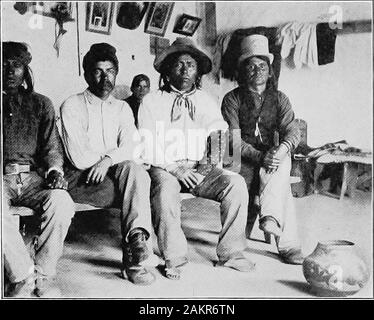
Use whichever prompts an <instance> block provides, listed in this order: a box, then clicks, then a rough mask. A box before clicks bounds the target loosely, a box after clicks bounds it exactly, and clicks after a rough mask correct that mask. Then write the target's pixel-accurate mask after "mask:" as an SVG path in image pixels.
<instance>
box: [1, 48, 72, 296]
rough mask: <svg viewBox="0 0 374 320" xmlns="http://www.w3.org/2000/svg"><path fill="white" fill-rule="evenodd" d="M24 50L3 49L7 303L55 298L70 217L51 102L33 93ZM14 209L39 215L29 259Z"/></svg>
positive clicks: (4, 213)
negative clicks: (22, 208) (23, 208)
mask: <svg viewBox="0 0 374 320" xmlns="http://www.w3.org/2000/svg"><path fill="white" fill-rule="evenodd" d="M30 62H31V54H30V52H29V51H28V48H27V45H26V44H24V43H19V42H4V43H3V137H4V140H3V146H4V162H3V173H4V176H3V185H4V190H3V204H4V211H3V215H2V219H3V220H2V222H3V231H4V234H3V254H4V266H5V271H6V273H7V275H8V278H9V280H10V282H11V284H10V285H9V286H8V290H6V292H5V295H6V296H8V297H31V296H32V295H33V294H35V295H36V296H39V297H56V296H59V295H60V292H59V290H58V288H57V287H56V286H55V285H54V284H53V281H52V280H53V276H54V275H55V273H56V265H57V261H58V259H59V257H60V256H61V254H62V249H63V243H64V239H65V236H66V234H67V231H68V228H69V226H70V222H71V218H72V217H73V215H74V203H73V201H72V200H71V198H70V196H69V194H68V192H67V191H66V188H67V183H66V181H65V180H64V178H63V176H64V174H63V170H62V166H63V156H62V148H61V144H60V140H59V136H58V132H57V129H56V123H55V113H54V109H53V106H52V103H51V101H50V100H49V99H48V98H47V97H45V96H43V95H41V94H38V93H36V92H34V89H33V82H32V77H31V70H30V68H29V66H28V64H29V63H30ZM24 85H25V86H24ZM16 206H26V207H29V208H32V209H34V210H35V212H36V213H37V214H38V215H40V221H41V224H40V228H39V234H38V235H37V237H36V238H35V239H34V241H33V246H32V252H31V256H32V257H33V258H31V256H30V252H29V250H28V248H27V247H26V246H25V243H24V241H23V239H22V236H21V234H20V232H19V229H18V220H19V219H18V217H17V216H16V214H17V208H16Z"/></svg>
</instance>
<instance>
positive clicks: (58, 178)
mask: <svg viewBox="0 0 374 320" xmlns="http://www.w3.org/2000/svg"><path fill="white" fill-rule="evenodd" d="M46 184H47V188H48V189H62V190H67V188H68V182H67V181H66V180H65V179H64V177H63V176H62V174H61V173H60V172H58V171H57V170H52V171H51V172H50V173H48V176H47V178H46Z"/></svg>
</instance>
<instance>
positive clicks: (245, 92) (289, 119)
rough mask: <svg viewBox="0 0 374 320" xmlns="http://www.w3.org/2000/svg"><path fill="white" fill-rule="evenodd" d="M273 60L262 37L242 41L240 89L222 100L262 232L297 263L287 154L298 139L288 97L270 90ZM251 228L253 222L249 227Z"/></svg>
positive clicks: (299, 255)
mask: <svg viewBox="0 0 374 320" xmlns="http://www.w3.org/2000/svg"><path fill="white" fill-rule="evenodd" d="M272 60H273V55H272V54H271V53H269V49H268V40H267V38H266V37H265V36H262V35H251V36H248V37H246V38H244V39H243V41H242V44H241V52H240V56H239V61H238V64H237V66H238V83H239V87H238V88H236V89H234V90H232V91H230V92H229V93H227V94H226V95H225V97H224V99H223V101H222V114H223V117H224V118H225V120H226V121H227V122H228V124H229V127H230V130H241V138H240V139H239V141H235V139H233V142H234V146H233V148H235V149H241V169H240V174H241V175H242V176H243V177H244V179H245V181H246V183H247V187H248V192H249V193H251V192H252V193H253V190H251V189H252V188H255V192H256V193H259V195H260V203H259V204H260V208H261V212H260V229H261V230H263V231H264V232H265V233H268V234H272V235H274V236H275V238H276V242H277V246H278V251H279V254H280V256H281V258H282V260H283V261H284V262H285V263H291V264H301V263H302V262H303V255H302V252H301V248H300V242H299V240H298V235H297V224H296V213H295V209H294V204H293V198H292V193H291V187H290V171H291V157H290V152H291V151H292V150H294V148H296V147H297V145H298V143H299V140H300V134H299V130H298V127H297V125H296V122H295V115H294V112H293V111H292V108H291V104H290V102H289V100H288V98H287V96H286V95H285V94H284V93H282V92H280V91H277V90H276V89H275V88H274V86H273V85H272V84H273V82H272V81H273V76H274V75H273V73H272V69H271V62H272ZM279 139H280V141H277V140H279ZM237 142H238V143H237ZM279 142H280V144H279ZM278 144H279V145H278ZM258 176H259V179H258ZM258 180H259V182H258ZM256 181H257V182H256ZM256 184H257V185H256ZM251 208H252V206H249V207H248V209H249V210H248V211H249V212H248V216H249V218H250V216H251V214H253V213H252V212H250V209H251ZM250 224H253V221H251V222H250V223H249V224H248V226H247V227H248V228H251V227H252V226H251V225H250ZM249 233H250V232H247V234H248V235H249Z"/></svg>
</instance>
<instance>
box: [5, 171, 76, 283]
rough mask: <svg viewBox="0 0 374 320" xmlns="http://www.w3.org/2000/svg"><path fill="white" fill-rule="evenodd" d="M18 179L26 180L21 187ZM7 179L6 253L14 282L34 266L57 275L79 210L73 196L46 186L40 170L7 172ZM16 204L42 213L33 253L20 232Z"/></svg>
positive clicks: (24, 275) (9, 271)
mask: <svg viewBox="0 0 374 320" xmlns="http://www.w3.org/2000/svg"><path fill="white" fill-rule="evenodd" d="M17 179H19V180H18V182H22V186H21V188H20V189H19V190H18V188H17ZM3 181H4V184H3V185H4V193H3V197H4V198H3V200H4V201H3V204H4V207H3V208H4V211H3V231H4V233H3V236H4V238H3V255H4V266H5V270H6V272H7V274H8V276H9V279H10V281H11V282H19V281H21V280H24V279H25V278H27V277H28V276H29V275H30V274H31V273H32V272H33V270H34V267H35V268H36V269H37V270H38V272H40V273H41V274H43V275H45V276H54V275H55V274H56V266H57V262H58V259H59V258H60V257H61V255H62V252H63V244H64V240H65V237H66V234H67V231H68V229H69V226H70V223H71V219H72V217H73V216H74V212H75V211H74V210H75V209H74V203H73V201H72V199H71V197H70V196H69V194H68V192H66V191H65V190H58V189H54V190H49V189H43V184H44V179H43V178H42V177H40V176H39V175H38V174H37V173H36V172H30V173H20V174H19V175H4V178H3ZM13 206H25V207H29V208H31V209H33V210H35V212H36V214H38V215H40V220H41V223H40V227H39V232H38V235H37V241H36V245H35V246H32V248H31V250H32V251H31V256H30V251H29V250H28V248H27V247H26V245H25V242H24V240H23V238H22V235H21V234H20V232H19V218H18V216H15V213H16V208H14V207H13ZM32 257H33V258H32Z"/></svg>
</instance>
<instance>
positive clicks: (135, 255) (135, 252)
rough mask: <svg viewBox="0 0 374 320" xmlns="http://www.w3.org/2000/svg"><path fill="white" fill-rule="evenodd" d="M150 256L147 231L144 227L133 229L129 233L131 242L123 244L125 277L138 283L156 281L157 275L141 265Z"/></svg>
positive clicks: (143, 283) (146, 283)
mask: <svg viewBox="0 0 374 320" xmlns="http://www.w3.org/2000/svg"><path fill="white" fill-rule="evenodd" d="M148 257H149V250H148V247H147V236H146V234H145V232H144V231H143V230H142V229H135V230H133V231H132V232H131V233H130V234H129V242H128V243H124V245H123V258H122V262H123V270H122V271H121V273H122V276H123V278H124V279H128V280H130V281H131V282H132V283H134V284H137V285H149V284H151V283H152V282H154V281H155V280H156V277H155V275H154V274H153V273H151V272H149V271H147V269H146V268H145V267H144V266H142V265H140V263H141V262H143V261H145V260H147V259H148Z"/></svg>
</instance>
